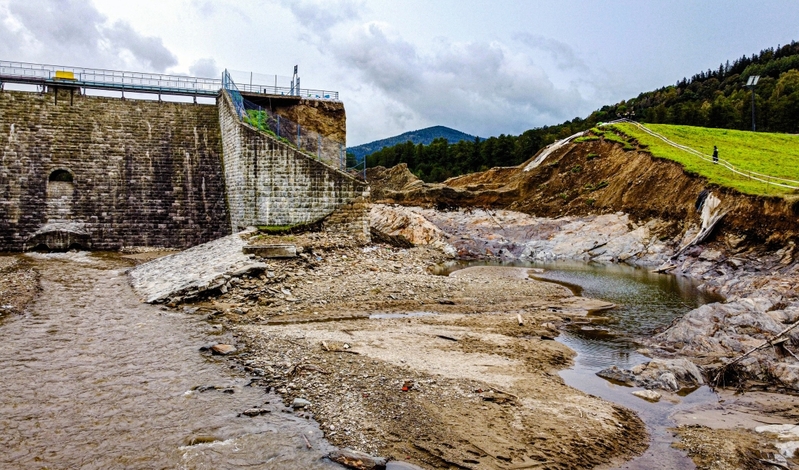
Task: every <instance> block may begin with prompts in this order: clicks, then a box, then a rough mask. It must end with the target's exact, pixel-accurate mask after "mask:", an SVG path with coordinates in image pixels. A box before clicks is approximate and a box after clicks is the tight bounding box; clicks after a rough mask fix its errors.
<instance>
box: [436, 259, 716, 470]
mask: <svg viewBox="0 0 799 470" xmlns="http://www.w3.org/2000/svg"><path fill="white" fill-rule="evenodd" d="M489 264H490V265H496V266H512V267H526V268H539V269H542V270H543V272H539V273H536V274H534V277H535V278H537V279H541V280H546V281H552V282H557V283H559V284H562V285H565V286H567V287H569V288H570V289H571V290H572V292H574V293H575V294H576V295H582V296H585V297H593V298H597V299H602V300H605V301H608V302H613V303H614V304H616V307H615V308H613V309H610V310H603V311H601V312H596V314H595V318H597V319H599V320H600V321H595V322H591V323H589V324H578V325H570V326H569V327H567V328H565V329H564V330H563V331H562V332H561V335H560V336H559V337H558V338H557V339H558V341H560V342H561V343H563V344H565V345H567V346H569V347H570V348H572V349H573V350H575V351H577V358H576V359H575V364H574V366H573V367H572V368H570V369H568V370H563V371H561V372H560V376H561V377H562V378H563V380H564V381H565V382H566V383H567V384H568V385H570V386H572V387H574V388H577V389H579V390H582V391H584V392H586V393H590V394H592V395H595V396H598V397H601V398H604V399H606V400H609V401H612V402H615V403H618V404H620V405H623V406H625V407H627V408H630V409H632V410H635V411H636V413H638V415H639V416H640V417H641V419H642V420H643V421H644V422H645V423H646V425H647V429H648V431H649V434H650V447H649V449H648V450H647V451H646V453H644V454H643V455H642V456H640V457H638V458H636V459H634V460H632V461H630V462H627V463H625V464H623V465H622V466H621V467H619V468H620V469H629V470H645V469H646V470H649V469H652V468H658V469H687V468H694V464H693V462H692V461H691V460H690V459H688V458H687V457H686V456H685V455H684V454H683V453H681V452H679V451H677V450H676V449H673V448H672V447H671V443H672V442H673V440H674V438H673V436H672V435H671V433H670V432H669V431H668V428H669V427H671V426H673V423H672V421H671V419H670V418H669V417H670V416H671V415H672V414H673V413H674V412H676V411H678V410H682V409H686V408H690V407H693V406H697V405H699V404H704V403H712V402H715V401H717V397H716V395H715V394H714V393H713V392H711V391H710V390H709V389H708V388H707V387H700V388H699V389H697V390H695V391H693V392H692V393H690V394H687V395H685V396H683V397H682V398H681V401H680V402H679V403H675V402H674V401H670V400H662V401H660V402H659V403H650V402H647V401H644V400H642V399H640V398H637V397H635V396H633V395H632V394H631V392H632V391H633V390H639V389H637V388H631V387H629V386H627V385H623V384H618V383H614V382H611V381H607V380H604V379H602V378H600V377H598V376H597V375H596V372H597V371H599V370H601V369H604V368H606V367H610V366H613V365H615V366H618V367H620V368H623V369H629V368H631V367H633V366H634V365H637V364H641V363H644V362H648V361H649V360H650V359H649V358H648V357H646V356H644V355H642V354H640V353H638V352H637V351H636V349H637V348H638V347H639V344H638V342H637V341H636V340H637V339H640V338H642V337H645V336H650V335H653V334H656V333H657V332H659V331H661V330H663V329H665V328H667V327H668V326H669V325H670V324H671V323H672V322H673V321H675V320H677V319H679V318H680V317H682V316H683V315H685V314H686V313H687V312H689V311H690V310H692V309H694V308H696V307H699V306H700V305H703V304H706V303H711V302H718V301H721V300H723V299H722V298H721V297H719V296H718V295H715V294H709V293H706V292H703V291H701V290H699V289H698V288H697V287H696V284H695V283H694V282H693V281H691V280H690V279H687V278H681V277H677V276H673V275H667V274H659V273H653V272H650V271H648V270H646V269H641V268H634V267H631V266H626V265H605V264H588V263H576V262H558V263H512V264H506V263H485V262H457V263H451V264H449V265H447V266H444V267H442V268H441V269H440V271H439V273H440V274H448V273H449V272H452V271H455V270H457V269H462V268H464V267H468V266H476V265H489ZM589 317H590V316H589Z"/></svg>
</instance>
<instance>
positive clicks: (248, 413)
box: [241, 408, 272, 417]
mask: <svg viewBox="0 0 799 470" xmlns="http://www.w3.org/2000/svg"><path fill="white" fill-rule="evenodd" d="M271 412H272V410H268V409H266V408H250V409H248V410H244V411H242V412H241V414H243V415H244V416H250V417H253V416H261V415H263V414H267V413H271Z"/></svg>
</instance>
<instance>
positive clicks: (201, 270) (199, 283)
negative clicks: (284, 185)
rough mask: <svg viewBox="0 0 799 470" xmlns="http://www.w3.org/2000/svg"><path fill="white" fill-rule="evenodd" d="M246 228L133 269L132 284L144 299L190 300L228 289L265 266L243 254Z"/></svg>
mask: <svg viewBox="0 0 799 470" xmlns="http://www.w3.org/2000/svg"><path fill="white" fill-rule="evenodd" d="M252 233H253V232H252V231H245V232H241V233H238V234H233V235H229V236H227V237H224V238H220V239H218V240H214V241H212V242H209V243H205V244H203V245H198V246H195V247H193V248H190V249H188V250H185V251H182V252H180V253H176V254H174V255H169V256H165V257H163V258H158V259H156V260H153V261H150V262H148V263H145V264H142V265H140V266H137V267H135V268H133V269H131V270H130V272H129V274H130V279H131V285H132V286H133V289H134V290H135V291H136V293H137V294H138V295H139V296H141V297H142V299H143V300H144V301H145V302H149V303H160V302H171V301H177V300H188V299H191V298H194V297H196V296H198V295H200V294H202V293H204V292H206V291H213V290H217V289H218V290H222V291H225V290H226V289H227V286H228V281H229V280H230V279H231V278H233V277H238V276H241V275H243V274H246V273H250V272H259V271H263V270H264V269H265V268H266V265H265V264H263V263H262V262H260V261H257V260H255V259H253V258H252V256H251V255H245V254H244V253H242V248H243V247H244V246H245V245H246V243H247V241H246V238H247V237H249V236H250V235H252Z"/></svg>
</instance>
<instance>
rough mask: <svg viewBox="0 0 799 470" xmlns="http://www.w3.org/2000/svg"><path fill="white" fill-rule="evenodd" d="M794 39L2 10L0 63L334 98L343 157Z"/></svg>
mask: <svg viewBox="0 0 799 470" xmlns="http://www.w3.org/2000/svg"><path fill="white" fill-rule="evenodd" d="M792 40H799V2H797V1H796V0H759V1H757V2H754V1H745V0H701V1H700V0H668V1H667V0H662V1H658V0H646V1H644V0H605V1H602V0H559V1H554V0H553V1H536V0H527V1H523V0H517V1H504V0H492V1H473V0H435V1H431V0H426V1H424V0H419V1H417V0H392V1H387V0H380V1H376V0H374V1H373V0H326V1H324V0H249V1H246V2H245V1H234V0H157V1H155V0H135V1H128V2H121V1H119V0H91V1H90V0H85V1H79V0H0V60H12V61H25V62H37V63H48V64H55V65H70V66H81V67H93V68H113V69H122V70H133V71H150V72H164V73H176V74H192V75H199V76H213V77H217V76H219V74H220V73H221V70H222V69H224V68H228V69H232V70H239V71H248V72H249V71H252V72H255V73H262V74H279V75H288V76H290V75H291V73H292V71H293V67H294V65H295V64H297V65H299V72H300V76H301V78H302V86H303V87H309V88H322V89H328V90H337V91H339V92H340V96H341V99H342V100H343V101H344V104H345V107H346V109H347V129H348V142H347V143H348V145H357V144H361V143H364V142H369V141H372V140H376V139H380V138H384V137H388V136H392V135H396V134H399V133H401V132H405V131H408V130H414V129H420V128H423V127H427V126H432V125H445V126H449V127H453V128H455V129H458V130H461V131H464V132H467V133H469V134H474V135H480V136H483V137H488V136H492V135H499V134H502V133H505V134H518V133H520V132H523V131H525V130H527V129H530V128H533V127H538V126H543V125H548V124H557V123H560V122H562V121H564V120H567V119H571V118H573V117H575V116H580V117H584V116H586V115H588V114H589V113H590V112H591V111H593V110H594V109H597V108H599V107H601V106H602V105H603V104H611V103H615V102H617V101H620V100H622V99H627V98H631V97H634V96H636V95H637V94H638V93H640V92H642V91H647V90H652V89H655V88H658V87H660V86H663V85H668V84H673V83H675V82H676V81H677V80H679V79H681V78H683V77H684V76H690V75H692V74H694V73H697V72H699V71H700V70H706V69H708V68H717V67H718V65H719V64H720V63H721V62H724V61H726V60H728V59H729V60H733V59H735V58H737V57H740V56H742V55H744V54H746V55H751V54H752V53H756V52H759V51H760V50H761V49H764V48H767V47H774V46H777V45H778V44H785V43H789V42H790V41H792Z"/></svg>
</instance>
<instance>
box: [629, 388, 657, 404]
mask: <svg viewBox="0 0 799 470" xmlns="http://www.w3.org/2000/svg"><path fill="white" fill-rule="evenodd" d="M633 395H635V396H637V397H638V398H643V399H644V400H647V401H651V402H658V401H660V398H661V397H662V396H663V395H661V394H660V393H658V392H656V391H654V390H637V391H635V392H633Z"/></svg>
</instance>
